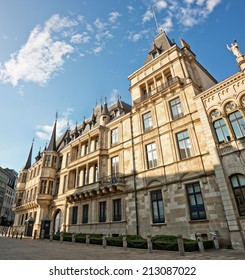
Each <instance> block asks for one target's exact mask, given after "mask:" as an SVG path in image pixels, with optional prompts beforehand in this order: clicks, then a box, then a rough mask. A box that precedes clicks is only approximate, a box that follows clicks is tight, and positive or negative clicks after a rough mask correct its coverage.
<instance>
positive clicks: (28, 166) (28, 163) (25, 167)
mask: <svg viewBox="0 0 245 280" xmlns="http://www.w3.org/2000/svg"><path fill="white" fill-rule="evenodd" d="M33 144H34V138H33V140H32V144H31V149H30V152H29V155H28V158H27V161H26V163H25V165H24V167H23V169H25V170H27V169H29V168H30V167H31V158H32V150H33Z"/></svg>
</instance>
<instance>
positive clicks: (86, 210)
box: [82, 204, 88, 224]
mask: <svg viewBox="0 0 245 280" xmlns="http://www.w3.org/2000/svg"><path fill="white" fill-rule="evenodd" d="M82 223H83V224H87V223H88V204H85V205H83V218H82Z"/></svg>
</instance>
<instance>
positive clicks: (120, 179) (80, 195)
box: [67, 173, 126, 203]
mask: <svg viewBox="0 0 245 280" xmlns="http://www.w3.org/2000/svg"><path fill="white" fill-rule="evenodd" d="M125 184H126V182H125V175H124V174H122V173H116V174H114V175H111V176H104V177H101V178H100V179H99V181H98V183H96V184H91V185H92V186H91V185H89V187H88V186H84V187H81V188H79V189H75V191H74V192H73V193H71V192H70V193H69V195H67V200H68V202H70V203H72V202H74V201H78V200H86V199H91V198H93V197H95V196H103V195H108V194H113V193H120V192H123V191H124V189H125Z"/></svg>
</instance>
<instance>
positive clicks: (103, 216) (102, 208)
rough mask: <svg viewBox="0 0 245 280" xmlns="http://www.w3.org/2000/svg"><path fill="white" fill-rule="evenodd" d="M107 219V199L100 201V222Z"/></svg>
mask: <svg viewBox="0 0 245 280" xmlns="http://www.w3.org/2000/svg"><path fill="white" fill-rule="evenodd" d="M105 221H106V201H102V202H100V203H99V222H105Z"/></svg>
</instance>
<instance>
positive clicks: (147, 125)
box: [142, 112, 153, 131]
mask: <svg viewBox="0 0 245 280" xmlns="http://www.w3.org/2000/svg"><path fill="white" fill-rule="evenodd" d="M142 118H143V126H144V131H147V130H151V129H152V128H153V124H152V115H151V112H148V113H146V114H144V115H143V116H142Z"/></svg>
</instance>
